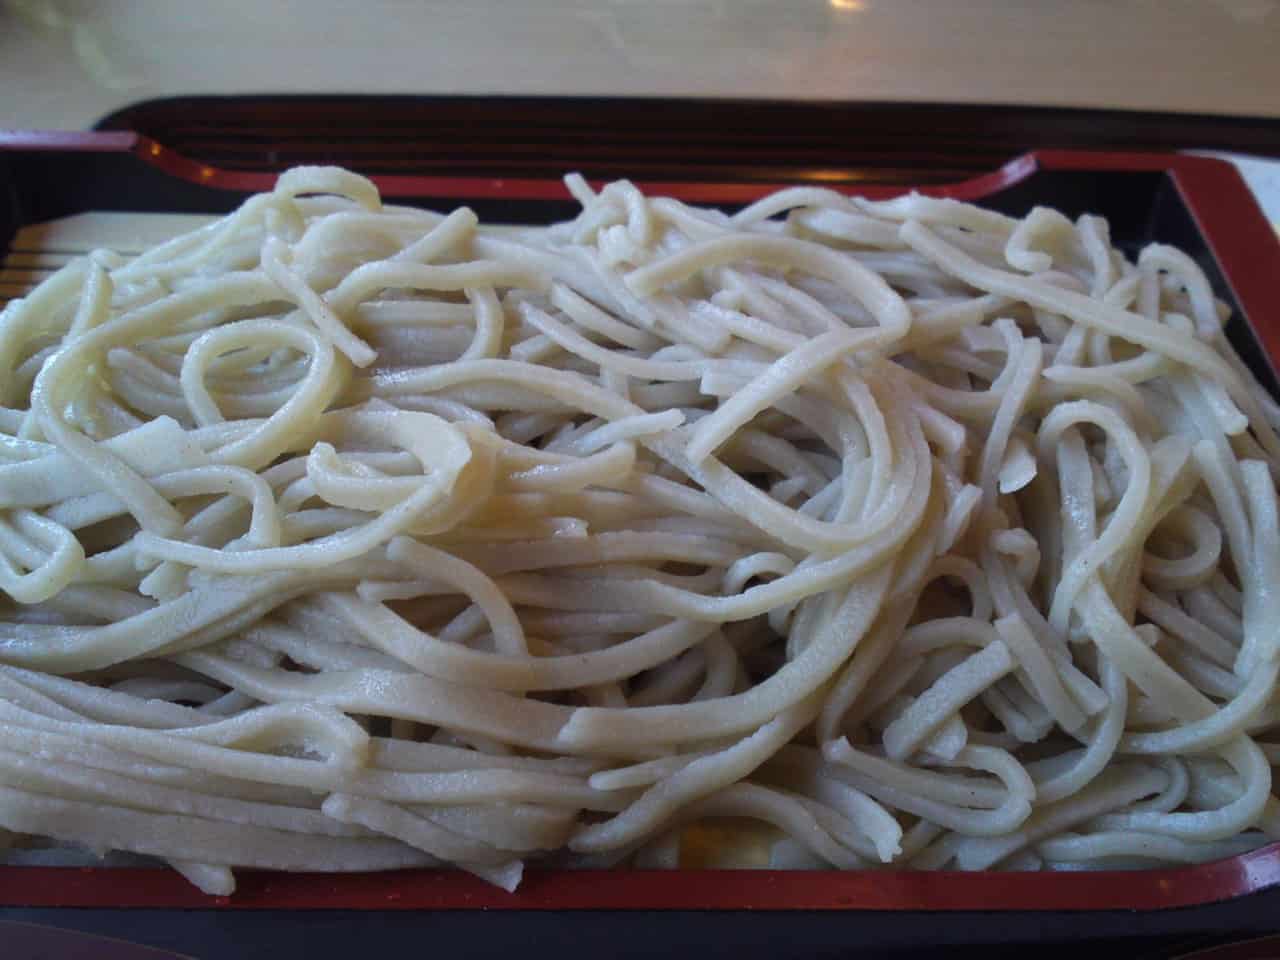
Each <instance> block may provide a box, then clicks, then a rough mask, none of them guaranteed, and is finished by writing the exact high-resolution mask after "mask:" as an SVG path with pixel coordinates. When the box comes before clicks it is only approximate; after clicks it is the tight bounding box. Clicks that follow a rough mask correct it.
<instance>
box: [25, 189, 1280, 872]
mask: <svg viewBox="0 0 1280 960" xmlns="http://www.w3.org/2000/svg"><path fill="white" fill-rule="evenodd" d="M566 182H567V184H568V186H569V188H570V190H571V192H572V193H573V195H574V196H575V197H576V198H577V199H578V200H579V201H580V203H581V206H582V212H581V214H580V215H579V216H578V217H577V218H576V219H575V220H573V221H572V222H568V223H561V224H556V225H554V226H550V227H540V228H527V229H525V228H510V227H508V228H500V229H495V228H486V227H482V226H480V225H479V224H478V223H477V218H476V216H475V215H474V214H473V213H472V212H471V211H469V210H467V209H459V210H456V211H454V212H453V213H451V214H449V215H448V216H440V215H437V214H434V213H428V212H424V211H422V210H416V209H407V208H401V207H395V206H389V205H384V204H383V203H382V202H381V200H380V198H379V195H378V193H377V191H376V189H375V188H374V186H373V185H372V184H371V183H370V182H369V181H367V180H365V179H363V178H361V177H359V176H357V175H355V174H352V173H349V172H346V171H343V170H340V169H335V168H299V169H295V170H292V171H290V172H288V173H286V174H284V175H283V176H281V177H280V178H279V181H278V184H277V186H276V188H275V189H274V190H273V191H272V192H270V193H268V194H262V195H259V196H255V197H253V198H251V199H249V200H248V201H247V202H246V203H245V204H244V205H243V206H241V207H240V208H239V210H237V211H236V212H235V213H233V214H231V215H230V216H228V217H226V218H225V219H223V220H221V221H218V222H216V223H214V224H213V225H211V226H209V227H207V228H204V229H201V230H198V231H196V232H194V233H191V234H188V235H185V236H182V237H179V238H177V239H175V240H173V241H171V242H168V243H165V244H163V245H162V246H159V247H157V248H155V249H152V250H151V251H149V252H147V253H144V254H142V255H141V256H138V257H136V258H135V259H132V260H125V259H124V258H122V257H119V256H116V255H114V254H112V253H111V252H109V251H105V250H104V251H97V252H95V253H93V254H92V255H90V256H88V257H86V258H82V259H79V260H77V261H75V262H73V263H72V264H70V265H69V266H67V267H65V268H64V269H62V270H60V271H59V272H58V273H56V274H55V275H53V276H52V277H51V278H50V279H48V280H47V281H46V282H45V283H43V284H42V285H41V286H40V287H38V288H37V289H36V290H34V291H33V292H32V293H30V294H29V295H28V296H26V297H24V298H22V299H21V300H16V301H14V302H12V303H10V304H9V305H8V307H7V308H6V309H5V311H4V313H3V315H2V316H0V390H2V392H3V396H0V404H2V408H0V431H2V434H0V589H2V590H3V598H2V601H0V604H2V609H0V617H2V618H3V627H2V628H0V847H7V848H8V854H7V856H8V857H9V858H10V861H11V862H30V860H31V859H32V858H33V857H35V856H36V854H35V853H33V850H36V849H37V848H40V847H42V846H45V847H49V846H55V847H59V848H66V847H75V848H83V849H87V850H89V851H93V852H96V853H99V854H101V853H105V852H107V851H125V852H128V853H130V854H139V855H143V856H146V857H152V858H158V859H160V860H162V861H164V862H167V863H169V864H171V865H172V866H173V867H174V868H176V869H177V870H178V871H180V872H181V873H182V874H183V875H184V876H186V877H187V878H188V879H189V880H191V881H192V882H193V883H195V884H196V885H197V886H199V887H200V888H201V889H202V890H205V891H208V892H211V893H220V894H226V893H230V892H231V891H232V890H233V888H234V879H233V877H232V873H231V870H232V868H234V867H246V868H263V869H271V870H318V871H365V870H383V869H391V868H403V867H420V866H427V865H440V864H449V865H455V866H457V867H460V868H463V869H465V870H468V871H471V872H472V873H474V874H477V875H479V876H481V877H484V878H486V879H487V880H490V881H492V882H493V883H496V884H500V885H502V886H504V887H506V888H508V889H513V888H514V887H515V886H516V884H517V883H518V882H519V880H520V877H521V872H522V869H523V866H524V864H526V863H532V864H545V865H555V866H560V867H605V866H613V865H632V866H641V867H651V868H653V867H678V866H681V865H686V866H687V865H690V864H692V863H699V864H716V863H734V864H737V865H754V866H760V867H774V868H798V869H803V868H829V867H835V868H841V869H863V868H872V867H888V868H893V869H934V868H951V869H962V870H976V869H984V868H996V869H1037V868H1048V869H1059V870H1073V869H1079V868H1087V867H1132V866H1148V865H1153V864H1168V863H1188V862H1197V861H1205V860H1211V859H1215V858H1220V857H1224V856H1228V855H1231V854H1234V853H1237V852H1240V851H1243V850H1246V849H1249V848H1252V847H1255V846H1257V845H1260V844H1262V843H1265V842H1267V840H1268V839H1269V838H1276V837H1280V807H1277V802H1276V799H1275V797H1274V796H1273V795H1272V772H1271V764H1272V762H1273V761H1275V760H1276V759H1277V757H1278V756H1280V734H1277V738H1276V740H1275V741H1274V742H1272V741H1269V740H1268V737H1269V736H1270V735H1271V734H1270V731H1272V730H1273V728H1276V727H1277V726H1280V702H1278V701H1277V699H1276V697H1275V688H1276V678H1277V671H1278V669H1280V661H1278V659H1277V647H1278V646H1280V525H1278V521H1277V497H1276V471H1277V467H1278V466H1280V441H1278V440H1277V434H1276V429H1277V425H1278V424H1280V410H1278V409H1277V406H1276V404H1275V403H1274V402H1273V401H1272V400H1271V399H1270V398H1269V397H1268V396H1267V395H1266V394H1265V393H1264V391H1263V390H1262V388H1261V387H1260V386H1259V385H1258V383H1257V382H1256V381H1255V380H1254V379H1253V378H1252V376H1251V374H1250V373H1249V371H1248V370H1247V368H1246V367H1245V366H1244V364H1243V363H1242V362H1241V361H1240V359H1239V358H1238V357H1237V356H1236V354H1235V353H1234V352H1233V351H1232V349H1231V347H1230V346H1229V345H1228V343H1227V341H1226V339H1225V337H1224V333H1223V325H1224V323H1225V320H1226V315H1227V310H1226V308H1225V307H1224V306H1223V305H1222V304H1221V303H1219V302H1218V301H1216V300H1215V298H1214V296H1213V294H1212V292H1211V289H1210V285H1209V283H1208V282H1207V280H1206V278H1205V276H1204V274H1203V273H1202V271H1201V270H1200V269H1199V268H1198V267H1197V265H1196V264H1195V263H1194V262H1193V261H1192V260H1191V259H1190V258H1189V257H1188V256H1186V255H1185V254H1183V253H1181V252H1179V251H1177V250H1175V249H1172V248H1169V247H1165V246H1160V245H1152V246H1148V247H1146V248H1145V249H1144V250H1142V251H1141V253H1140V254H1139V255H1137V257H1136V259H1130V258H1127V257H1126V256H1124V255H1123V254H1122V253H1121V252H1119V251H1118V250H1116V249H1114V248H1113V246H1112V245H1111V242H1110V240H1109V236H1108V230H1107V224H1106V222H1105V221H1103V220H1102V219H1100V218H1099V217H1095V216H1083V217H1080V218H1079V219H1078V220H1075V221H1071V220H1069V219H1067V218H1066V217H1064V216H1063V215H1061V214H1059V213H1057V212H1055V211H1053V210H1048V209H1039V208H1038V209H1035V210H1033V211H1032V212H1031V213H1030V214H1029V215H1028V216H1027V217H1025V218H1024V219H1021V220H1018V219H1011V218H1009V217H1006V216H1003V215H1001V214H998V213H994V212H991V211H989V210H984V209H981V208H978V207H975V206H971V205H967V204H963V203H959V202H955V201H950V200H941V199H932V198H928V197H925V196H920V195H915V194H913V195H909V196H903V197H900V198H897V199H894V200H888V201H879V202H872V201H867V200H863V199H856V198H848V197H845V196H843V195H840V194H837V193H835V192H832V191H828V190H820V189H808V188H804V189H801V188H797V189H789V190H783V191H781V192H779V193H776V194H774V195H772V196H769V197H767V198H766V199H764V200H761V201H759V202H758V203H755V204H753V205H752V206H750V207H748V208H746V209H744V210H742V211H741V212H738V213H736V214H734V215H731V216H730V215H726V214H724V213H721V212H718V211H713V210H704V209H697V208H693V207H689V206H686V205H684V204H681V203H678V202H676V201H674V200H671V199H667V198H660V197H646V196H644V195H642V194H641V192H640V191H639V190H637V188H636V187H635V186H633V185H632V184H630V183H628V182H626V181H619V182H616V183H612V184H610V185H608V186H607V187H605V188H604V189H602V190H600V191H599V192H598V193H597V192H595V191H593V190H592V189H591V188H590V187H589V186H588V185H587V184H586V182H585V181H583V180H582V179H581V178H580V177H577V176H570V177H568V178H567V180H566Z"/></svg>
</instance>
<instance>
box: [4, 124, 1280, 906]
mask: <svg viewBox="0 0 1280 960" xmlns="http://www.w3.org/2000/svg"><path fill="white" fill-rule="evenodd" d="M34 150H46V151H47V150H57V151H75V152H104V153H123V152H131V153H134V154H136V155H137V156H138V157H140V158H141V159H142V160H144V161H146V162H148V163H151V164H152V165H154V166H156V167H158V168H159V169H161V170H163V171H164V172H166V173H169V174H170V175H173V176H176V177H180V178H183V179H186V180H189V181H193V182H196V183H203V184H205V185H208V186H210V187H214V188H221V189H227V190H238V191H261V190H266V189H269V188H270V187H271V186H272V184H273V183H274V180H275V176H274V174H270V173H259V172H248V171H233V170H219V169H216V168H213V167H210V166H207V165H204V164H201V163H199V162H196V161H193V160H191V159H189V158H187V157H183V156H181V155H179V154H177V153H174V152H173V151H170V150H168V149H166V148H165V147H163V146H161V145H160V144H158V143H156V142H155V141H152V140H149V139H147V138H145V137H141V136H138V135H136V134H131V133H115V132H112V133H43V132H7V131H0V151H34ZM1037 169H1045V170H1086V171H1087V170H1164V171H1167V172H1168V173H1169V174H1170V175H1171V176H1172V178H1173V180H1174V182H1175V184H1176V186H1177V188H1178V190H1179V191H1180V193H1181V196H1182V198H1183V200H1184V201H1185V202H1186V204H1187V206H1188V208H1189V209H1190V210H1191V213H1192V215H1193V216H1194V217H1195V219H1196V222H1197V226H1198V227H1199V228H1200V230H1201V232H1202V234H1203V235H1204V236H1205V238H1206V239H1207V240H1208V242H1209V245H1210V247H1211V249H1212V251H1213V253H1214V256H1215V257H1216V258H1217V260H1218V262H1219V266H1220V267H1221V268H1222V270H1223V273H1224V275H1225V276H1226V278H1227V282H1228V283H1229V284H1230V285H1231V287H1232V291H1233V293H1234V294H1235V295H1236V297H1237V299H1238V300H1239V302H1240V304H1241V306H1242V308H1243V309H1244V312H1245V313H1246V315H1247V316H1248V317H1249V318H1250V319H1251V320H1252V321H1253V324H1254V329H1255V332H1256V333H1257V335H1258V337H1259V339H1260V340H1261V341H1262V344H1263V346H1264V348H1265V349H1266V351H1267V354H1268V356H1269V358H1270V359H1271V362H1272V364H1273V366H1280V287H1278V286H1277V285H1276V282H1275V281H1276V278H1277V277H1280V243H1277V240H1276V237H1275V234H1274V232H1273V230H1272V228H1271V225H1270V224H1269V223H1268V222H1267V220H1266V219H1265V217H1264V216H1263V215H1262V212H1261V211H1260V210H1259V209H1258V207H1257V204H1256V203H1255V202H1254V200H1253V196H1252V194H1251V193H1250V191H1249V189H1248V187H1247V186H1246V185H1245V183H1244V181H1243V180H1242V179H1241V177H1240V175H1239V173H1238V172H1237V171H1236V169H1235V168H1234V167H1233V166H1231V165H1230V164H1229V163H1227V162H1225V161H1221V160H1214V159H1208V158H1202V157H1188V156H1181V155H1176V154H1162V153H1097V152H1084V151H1057V150H1055V151H1039V152H1035V153H1029V154H1025V155H1023V156H1020V157H1018V158H1016V159H1014V160H1013V161H1011V162H1010V163H1008V164H1006V165H1005V166H1003V167H1001V168H1000V169H998V170H995V171H993V172H992V173H989V174H986V175H983V176H980V177H976V178H973V179H970V180H965V181H962V182H959V183H954V184H946V185H941V186H931V187H927V188H924V189H923V190H922V191H921V192H924V193H929V194H933V195H935V196H947V197H954V198H957V199H966V200H973V199H977V198H980V197H983V196H986V195H988V194H991V193H994V192H996V191H998V190H1001V189H1004V188H1006V187H1008V186H1011V185H1012V184H1015V183H1017V182H1019V181H1021V180H1023V179H1025V178H1026V177H1027V176H1029V175H1030V174H1031V173H1033V172H1034V171H1035V170H1037ZM373 179H374V181H375V182H376V183H377V184H378V186H379V188H380V189H381V190H382V191H383V193H384V194H385V195H386V196H389V197H395V196H420V197H421V196H431V197H440V198H443V199H453V198H466V197H471V198H480V197H485V198H493V199H512V200H515V199H521V200H563V199H566V198H567V197H568V193H567V191H566V190H565V188H564V186H563V184H561V183H560V182H559V181H556V180H540V179H519V178H512V179H491V178H456V177H413V176H381V177H379V176H375V177H373ZM790 185H792V184H782V183H698V182H690V181H685V182H653V183H642V184H640V186H641V187H642V188H643V189H644V190H646V192H652V193H661V194H664V195H667V196H674V197H677V198H679V199H682V200H687V201H691V202H698V203H747V202H750V201H752V200H755V199H758V198H759V197H762V196H764V195H766V194H768V193H770V192H772V191H774V190H777V189H779V188H781V187H784V186H790ZM832 186H834V187H835V188H836V189H839V190H841V191H843V192H849V193H857V194H859V195H862V196H872V197H888V196H894V195H897V194H901V193H903V192H904V190H903V189H901V188H891V187H883V186H875V185H868V186H866V187H859V186H849V185H848V184H839V185H836V184H833V185H832ZM1272 318H1275V322H1270V321H1271V320H1272ZM237 879H238V885H237V892H236V894H235V895H234V896H233V897H229V898H227V897H209V896H206V895H204V894H201V893H200V892H199V891H197V890H196V889H195V888H194V887H192V886H190V885H189V884H187V883H185V882H182V881H180V880H179V879H178V878H177V877H175V876H174V875H173V874H172V873H171V872H169V871H167V870H154V869H140V868H139V869H134V868H113V869H110V870H106V869H94V868H71V867H10V868H3V867H0V906H28V907H154V908H194V907H213V908H228V909H246V910H259V909H352V910H374V909H378V910H424V909H445V910H458V909H464V910H465V909H515V910H572V909H596V910H659V909H686V910H879V911H908V910H920V911H931V910H946V911H959V910H975V911H991V910H1018V911H1028V910H1040V911H1052V910H1070V911H1088V910H1154V909H1167V908H1174V907H1189V906H1197V905H1202V904H1208V903H1212V902H1216V901H1221V900H1225V899H1229V898H1233V897H1238V896H1242V895H1244V894H1247V893H1252V892H1256V891H1259V890H1262V889H1264V888H1267V887H1271V886H1274V885H1277V884H1280V844H1272V845H1270V846H1267V847H1263V848H1261V849H1258V850H1254V851H1251V852H1249V853H1245V854H1241V855H1239V856H1236V857H1231V858H1229V859H1226V860H1221V861H1218V862H1215V863H1209V864H1201V865H1196V866H1188V867H1178V868H1172V869H1160V870H1149V871H1134V872H1127V871H1126V872H1116V871H1102V872H1089V873H1041V874H1036V873H951V872H946V873H937V872H932V873H930V872H912V871H807V872H783V871H770V870H760V871H708V870H682V871H671V872H667V871H643V870H630V871H613V872H586V871H582V872H578V871H536V870H535V871H530V872H529V873H528V874H527V875H526V877H525V880H524V882H523V883H522V884H521V887H520V889H519V890H518V891H517V892H516V893H506V892H504V891H502V890H500V889H498V888H496V887H493V886H491V885H489V884H487V883H485V882H483V881H481V880H478V879H476V878H474V877H472V876H469V875H467V874H463V873H459V872H445V871H425V870H414V871H404V872H395V873H375V874H361V875H360V876H358V877H356V876H345V875H341V874H283V873H269V872H261V871H241V872H238V873H237Z"/></svg>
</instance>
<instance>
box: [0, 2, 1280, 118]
mask: <svg viewBox="0 0 1280 960" xmlns="http://www.w3.org/2000/svg"><path fill="white" fill-rule="evenodd" d="M1278 48H1280V0H1071V2H1061V0H966V2H964V3H960V2H954V0H789V2H782V0H528V2H519V3H511V2H498V0H467V2H439V0H436V2H418V3H407V2H401V3H396V2H390V0H385V2H380V0H366V2H364V3H348V2H342V0H273V2H272V3H269V4H265V3H261V2H260V0H220V2H218V3H206V4H200V5H198V6H196V5H193V4H182V3H170V2H167V0H99V2H82V0H0V90H3V95H0V128H3V127H43V128H56V129H75V128H83V127H87V126H90V125H92V124H93V122H94V121H95V120H97V119H98V118H99V117H101V116H102V115H104V114H106V113H108V112H110V111H112V110H114V109H118V108H119V107H121V106H123V105H125V104H128V103H131V102H134V101H137V100H141V99H145V98H150V97H158V96H170V95H183V94H241V93H291V92H292V93H297V92H328V93H419V94H425V93H435V94H458V93H496V94H504V93H505V94H512V93H525V94H585V95H659V96H663V95H669V96H701V97H769V98H783V99H810V100H823V99H827V100H889V101H915V102H919V101H934V102H965V103H1006V104H1042V105H1058V106H1090V107H1122V108H1130V109H1140V110H1161V111H1163V110H1172V111H1185V112H1200V113H1215V114H1240V115H1249V116H1259V117H1261V116H1265V117H1280V57H1277V56H1276V50H1277V49H1278Z"/></svg>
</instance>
